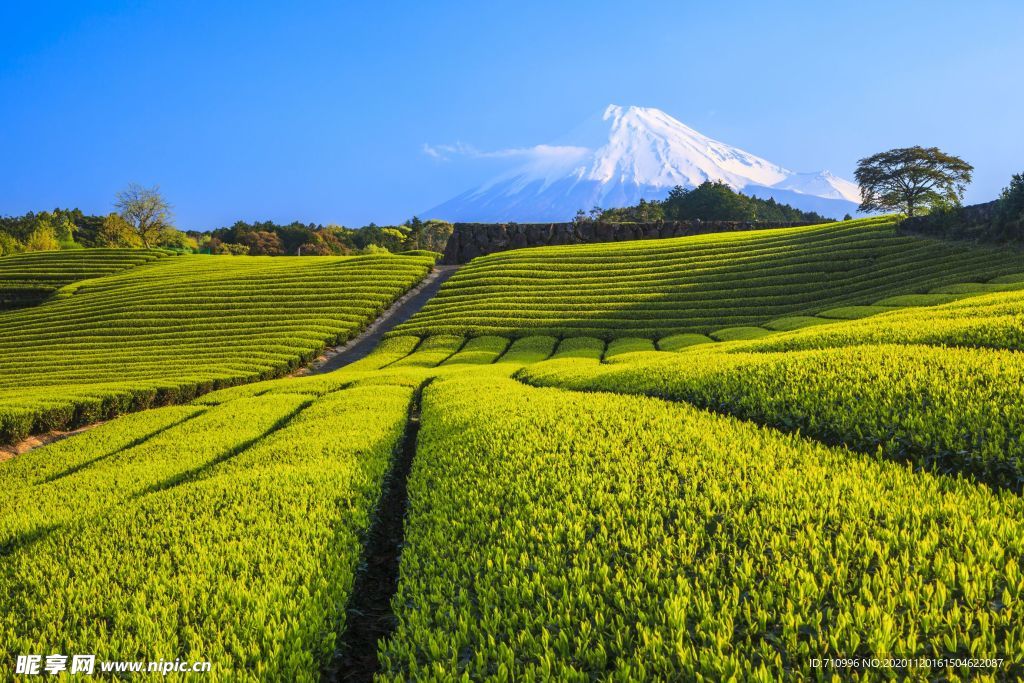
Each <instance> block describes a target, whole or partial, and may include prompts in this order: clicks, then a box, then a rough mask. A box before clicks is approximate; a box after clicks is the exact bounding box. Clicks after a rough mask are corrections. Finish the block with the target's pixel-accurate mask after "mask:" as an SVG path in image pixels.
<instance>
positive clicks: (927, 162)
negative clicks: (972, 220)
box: [854, 146, 974, 217]
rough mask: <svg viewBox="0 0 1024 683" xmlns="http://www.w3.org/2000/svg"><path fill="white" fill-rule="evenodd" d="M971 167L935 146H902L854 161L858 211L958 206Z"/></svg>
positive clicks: (911, 210) (912, 212) (910, 211)
mask: <svg viewBox="0 0 1024 683" xmlns="http://www.w3.org/2000/svg"><path fill="white" fill-rule="evenodd" d="M973 171H974V167H973V166H971V165H970V164H969V163H967V162H966V161H964V160H963V159H961V158H960V157H958V156H954V155H952V154H946V153H945V152H943V151H942V150H940V149H939V148H938V147H921V146H915V147H901V148H897V149H890V150H889V151H887V152H879V153H878V154H873V155H871V156H869V157H866V158H864V159H861V160H860V161H858V162H857V170H856V171H855V172H854V176H855V177H856V178H857V183H858V184H859V185H860V192H861V199H862V201H861V204H860V208H859V210H860V211H898V212H900V213H903V214H906V215H907V216H908V217H912V216H914V215H915V214H916V213H918V212H920V211H921V210H924V209H933V208H944V207H950V206H959V205H960V200H962V199H963V196H964V190H965V189H966V188H967V185H968V184H969V183H970V182H971V173H972V172H973Z"/></svg>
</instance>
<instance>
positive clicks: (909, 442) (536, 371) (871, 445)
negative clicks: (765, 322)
mask: <svg viewBox="0 0 1024 683" xmlns="http://www.w3.org/2000/svg"><path fill="white" fill-rule="evenodd" d="M519 376H520V377H521V378H522V379H523V380H524V381H526V382H529V383H531V384H534V385H538V386H554V387H561V388H565V389H576V390H599V391H613V392H619V393H634V394H645V395H648V396H658V397H662V398H667V399H672V400H682V401H687V402H689V403H693V404H694V405H697V406H700V407H703V408H709V409H712V410H715V411H718V412H723V413H728V414H731V415H736V416H738V417H741V418H744V419H749V420H754V421H756V422H759V423H761V424H767V425H771V426H774V427H779V428H782V429H785V430H787V431H799V432H800V433H802V434H807V435H809V436H813V437H814V438H816V439H819V440H822V441H825V442H827V443H840V444H845V445H847V446H849V447H851V448H854V449H857V450H860V451H864V452H867V453H874V452H875V451H878V452H880V453H882V454H884V455H885V456H887V457H890V458H896V459H899V460H909V461H911V462H913V463H914V464H915V465H916V466H917V467H920V468H924V469H928V470H932V471H936V472H941V473H946V474H965V475H970V476H972V477H974V478H976V479H979V480H981V481H983V482H985V483H987V484H990V485H992V486H996V487H1003V488H1009V489H1012V490H1014V491H1020V490H1021V489H1022V487H1024V439H1022V435H1024V402H1022V401H1021V400H1020V387H1021V386H1024V358H1022V356H1021V354H1020V353H1017V352H1011V351H995V350H982V349H947V348H939V347H922V346H853V347H848V348H840V349H826V350H819V351H803V352H788V353H714V352H706V353H701V352H698V351H693V352H690V353H686V354H664V355H662V354H657V355H647V356H642V357H631V358H624V359H621V361H617V362H615V363H612V364H608V365H599V366H598V365H593V364H580V363H572V362H570V361H566V362H563V363H545V364H541V365H538V366H533V367H527V368H524V369H523V370H522V371H521V372H520V375H519Z"/></svg>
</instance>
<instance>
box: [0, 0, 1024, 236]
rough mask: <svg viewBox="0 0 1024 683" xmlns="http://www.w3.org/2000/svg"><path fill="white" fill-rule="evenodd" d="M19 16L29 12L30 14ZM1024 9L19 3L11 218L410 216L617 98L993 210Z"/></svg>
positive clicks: (4, 135)
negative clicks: (879, 155) (465, 153)
mask: <svg viewBox="0 0 1024 683" xmlns="http://www.w3.org/2000/svg"><path fill="white" fill-rule="evenodd" d="M16 4H19V5H21V6H20V7H16V6H15V5H16ZM1022 34H1024V3H1021V2H1019V0H1012V1H1006V2H994V1H989V2H986V1H985V0H978V1H976V2H971V3H963V2H943V1H941V0H940V1H936V2H896V1H894V0H889V1H888V2H870V1H869V2H835V3H822V2H820V1H819V2H788V3H770V2H744V1H741V0H733V2H730V3H709V2H700V3H692V2H678V1H677V2H636V3H622V2H568V1H566V2H558V3H552V2H525V1H522V0H520V1H517V2H458V3H457V2H394V3H371V2H367V3H339V2H328V3H301V6H300V3H258V2H246V3H217V2H161V3H157V2H151V3H149V2H125V3H113V2H107V3H101V2H67V3H60V2H51V3H4V4H3V5H2V6H0V96H2V102H3V106H0V214H7V215H10V214H19V213H23V212H25V211H28V210H42V209H48V208H53V207H55V206H77V207H79V208H81V209H83V210H84V211H87V212H94V213H106V212H108V211H109V210H110V208H111V204H112V201H113V196H114V193H115V192H116V191H117V190H119V189H121V188H122V187H123V186H124V185H125V184H127V183H128V182H132V181H134V182H140V183H143V184H147V185H150V184H156V183H158V184H160V186H161V187H162V189H163V190H164V192H165V194H166V195H167V196H168V198H169V199H170V201H171V202H172V203H173V204H174V206H175V213H176V217H177V223H178V226H179V227H181V228H191V229H209V228H214V227H218V226H221V225H226V224H230V223H232V222H233V221H235V220H237V219H246V220H256V219H270V220H278V221H289V220H293V219H298V220H302V221H311V222H320V223H328V222H334V223H341V224H345V225H350V226H358V225H362V224H364V223H368V222H370V221H376V222H377V223H388V222H396V221H400V220H402V219H405V218H408V217H409V216H411V215H412V214H414V213H418V212H422V211H423V210H425V209H427V208H429V207H431V206H434V205H435V204H438V203H440V202H442V201H444V200H446V199H448V198H449V197H451V196H453V195H455V194H457V193H459V192H461V191H463V190H465V189H467V188H468V187H470V186H473V185H475V184H478V183H479V182H480V181H482V180H484V179H486V178H487V177H489V176H490V175H492V174H493V173H494V172H495V171H496V170H497V167H496V166H497V164H498V163H500V162H499V161H498V160H494V159H490V160H488V159H471V158H459V159H453V160H449V161H442V160H438V159H435V158H432V157H431V156H430V155H428V154H426V153H424V145H425V144H430V145H443V144H455V143H460V142H461V143H463V144H467V145H472V146H473V147H474V148H477V149H482V150H489V149H501V148H509V147H526V146H531V145H535V144H538V143H544V142H550V141H551V140H553V139H556V138H558V137H559V136H561V135H562V134H564V133H565V132H567V131H568V130H570V129H572V128H573V127H575V126H576V125H577V124H578V123H580V122H581V121H582V120H584V119H586V118H587V117H588V116H591V115H593V114H594V113H595V112H597V111H600V110H602V109H603V108H604V107H605V106H606V105H607V104H609V103H616V104H623V105H628V104H635V105H641V106H652V107H658V108H661V109H664V110H665V111H666V112H668V113H669V114H671V115H672V116H675V117H676V118H678V119H680V120H681V121H683V122H684V123H686V124H688V125H690V126H692V127H694V128H696V129H697V130H699V131H701V132H703V133H704V134H706V135H710V136H711V137H714V138H717V139H720V140H722V141H724V142H727V143H729V144H732V145H736V146H738V147H742V148H744V149H746V150H748V151H750V152H753V153H755V154H758V155H760V156H763V157H765V158H767V159H770V160H772V161H774V162H776V163H779V164H781V165H783V166H786V167H789V168H792V169H794V170H802V171H815V170H819V169H825V168H827V169H830V170H832V171H833V172H835V173H837V174H839V175H842V176H845V177H847V178H851V177H852V174H853V166H854V164H855V163H856V160H857V159H858V158H860V157H862V156H866V155H868V154H871V153H874V152H877V151H881V150H883V149H887V148H889V147H895V146H906V145H912V144H922V145H937V146H939V147H942V148H943V149H945V150H947V151H949V152H952V153H955V154H959V155H961V156H963V157H965V158H966V159H967V160H968V161H970V162H972V163H973V164H974V165H975V167H976V173H975V182H974V184H973V185H972V187H971V188H970V190H969V193H968V200H969V201H985V200H988V199H991V198H994V197H995V195H996V194H997V192H998V191H999V189H1000V188H1001V187H1003V186H1004V185H1006V183H1007V181H1008V179H1009V176H1010V175H1011V174H1012V173H1019V172H1022V171H1024V126H1022V125H1021V113H1020V112H1022V111H1024V82H1022V81H1024V71H1022V69H1021V65H1022V64H1024V41H1022V40H1021V39H1020V36H1021V35H1022Z"/></svg>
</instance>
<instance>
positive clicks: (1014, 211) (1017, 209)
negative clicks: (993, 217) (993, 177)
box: [999, 173, 1024, 223]
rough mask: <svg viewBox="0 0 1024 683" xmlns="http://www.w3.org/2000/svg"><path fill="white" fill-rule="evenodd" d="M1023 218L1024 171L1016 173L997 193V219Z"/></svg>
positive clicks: (1006, 221) (1009, 220) (1002, 220)
mask: <svg viewBox="0 0 1024 683" xmlns="http://www.w3.org/2000/svg"><path fill="white" fill-rule="evenodd" d="M1019 220H1024V173H1017V174H1015V175H1014V176H1013V177H1012V178H1010V184H1009V185H1007V186H1006V187H1004V188H1003V191H1002V193H1001V194H1000V195H999V221H1000V222H1001V223H1009V222H1011V221H1019Z"/></svg>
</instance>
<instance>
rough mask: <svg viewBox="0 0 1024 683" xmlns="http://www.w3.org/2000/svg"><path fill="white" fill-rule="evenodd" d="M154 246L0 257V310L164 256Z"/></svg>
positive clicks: (30, 253)
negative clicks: (79, 281) (69, 285)
mask: <svg viewBox="0 0 1024 683" xmlns="http://www.w3.org/2000/svg"><path fill="white" fill-rule="evenodd" d="M170 255H171V252H167V251H161V250H158V249H84V250H81V251H37V252H29V253H26V254H15V255H14V256H4V257H2V258H0V311H4V310H8V309H12V308H20V307H22V306H30V305H35V304H38V303H41V302H42V301H43V300H44V299H46V297H48V296H50V295H51V294H53V293H54V292H55V291H57V290H58V289H60V288H61V287H63V286H64V285H67V284H70V283H72V282H76V281H78V280H85V279H88V278H94V277H103V276H105V275H113V274H114V273H119V272H121V271H124V270H128V269H129V268H134V267H135V266H140V265H143V264H145V263H150V262H152V261H155V260H156V259H158V258H166V257H168V256H170Z"/></svg>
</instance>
